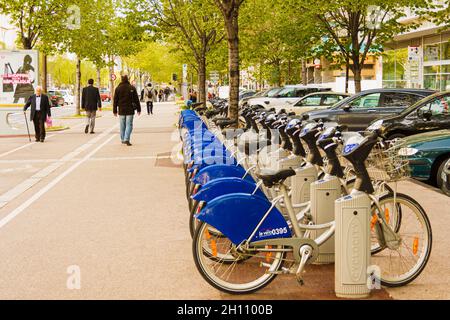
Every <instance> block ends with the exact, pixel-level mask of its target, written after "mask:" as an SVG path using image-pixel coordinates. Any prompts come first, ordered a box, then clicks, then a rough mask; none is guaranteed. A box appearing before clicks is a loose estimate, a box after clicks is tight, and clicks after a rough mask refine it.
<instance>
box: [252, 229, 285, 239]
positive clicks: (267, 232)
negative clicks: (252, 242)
mask: <svg viewBox="0 0 450 320" xmlns="http://www.w3.org/2000/svg"><path fill="white" fill-rule="evenodd" d="M286 233H288V229H287V228H286V227H284V228H276V229H271V230H270V229H269V230H263V231H259V234H258V237H259V238H260V239H261V238H267V237H272V236H277V235H282V234H286Z"/></svg>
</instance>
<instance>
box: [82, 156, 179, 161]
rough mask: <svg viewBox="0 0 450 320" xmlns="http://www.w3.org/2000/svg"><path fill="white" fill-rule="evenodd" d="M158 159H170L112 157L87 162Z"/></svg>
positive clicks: (156, 157)
mask: <svg viewBox="0 0 450 320" xmlns="http://www.w3.org/2000/svg"><path fill="white" fill-rule="evenodd" d="M158 158H160V159H161V158H170V157H158V156H141V157H112V158H92V159H90V160H89V161H120V160H154V159H158Z"/></svg>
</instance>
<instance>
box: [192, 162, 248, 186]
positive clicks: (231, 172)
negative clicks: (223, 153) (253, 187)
mask: <svg viewBox="0 0 450 320" xmlns="http://www.w3.org/2000/svg"><path fill="white" fill-rule="evenodd" d="M244 175H245V169H244V168H243V167H242V166H240V165H239V166H227V165H225V164H215V165H212V166H208V167H205V168H203V169H202V170H200V171H199V172H198V173H197V174H196V175H195V177H194V178H193V179H192V182H193V183H194V184H199V185H201V186H203V185H205V184H207V183H208V182H209V181H212V180H215V179H220V178H228V177H236V178H241V179H242V178H243V177H244ZM245 180H247V181H249V182H253V183H255V180H253V178H252V177H251V176H250V175H249V174H248V175H246V176H245Z"/></svg>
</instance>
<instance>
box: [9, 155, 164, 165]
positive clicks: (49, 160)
mask: <svg viewBox="0 0 450 320" xmlns="http://www.w3.org/2000/svg"><path fill="white" fill-rule="evenodd" d="M170 158H171V157H170V156H160V157H158V156H136V157H105V158H91V159H89V161H121V160H155V159H170ZM78 160H80V159H79V158H73V159H70V160H66V161H65V162H75V161H78ZM59 161H61V160H60V159H33V160H0V164H22V163H26V164H32V163H55V162H59Z"/></svg>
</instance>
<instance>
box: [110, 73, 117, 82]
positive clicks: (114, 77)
mask: <svg viewBox="0 0 450 320" xmlns="http://www.w3.org/2000/svg"><path fill="white" fill-rule="evenodd" d="M116 79H117V76H116V75H115V74H114V73H113V74H111V80H112V81H116Z"/></svg>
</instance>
